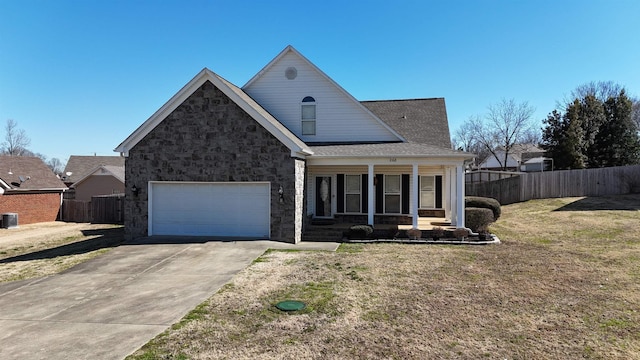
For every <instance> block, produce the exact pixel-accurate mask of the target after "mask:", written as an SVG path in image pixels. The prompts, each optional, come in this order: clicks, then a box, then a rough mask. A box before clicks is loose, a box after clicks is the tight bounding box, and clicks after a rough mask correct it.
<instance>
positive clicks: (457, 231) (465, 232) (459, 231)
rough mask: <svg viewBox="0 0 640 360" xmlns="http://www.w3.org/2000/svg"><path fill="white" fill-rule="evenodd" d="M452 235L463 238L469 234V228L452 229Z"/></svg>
mask: <svg viewBox="0 0 640 360" xmlns="http://www.w3.org/2000/svg"><path fill="white" fill-rule="evenodd" d="M453 236H455V237H456V239H464V238H466V237H467V236H469V230H467V229H465V228H457V229H455V230H453Z"/></svg>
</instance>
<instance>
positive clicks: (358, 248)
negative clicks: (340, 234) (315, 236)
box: [336, 243, 364, 254]
mask: <svg viewBox="0 0 640 360" xmlns="http://www.w3.org/2000/svg"><path fill="white" fill-rule="evenodd" d="M362 250H364V244H350V243H342V244H340V246H338V249H337V250H336V252H337V253H347V254H356V253H359V252H362Z"/></svg>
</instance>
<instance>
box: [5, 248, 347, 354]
mask: <svg viewBox="0 0 640 360" xmlns="http://www.w3.org/2000/svg"><path fill="white" fill-rule="evenodd" d="M336 247H337V244H335V243H302V244H299V245H289V244H283V243H277V242H271V241H227V242H224V241H209V242H206V241H204V240H202V239H194V238H192V239H189V238H182V239H178V238H166V237H163V238H154V237H151V238H144V239H140V240H139V241H137V242H132V243H128V244H124V245H121V246H119V247H117V248H115V249H113V250H111V251H109V252H108V253H107V254H105V255H103V256H100V257H97V258H95V259H92V260H90V261H88V262H85V263H83V264H80V265H78V266H76V267H74V268H71V269H69V270H67V271H65V272H63V273H61V274H58V275H54V276H49V277H45V278H39V279H35V280H25V281H18V282H12V283H5V284H0V359H65V360H66V359H122V358H124V357H126V356H127V355H129V354H131V353H132V352H133V351H135V350H136V349H138V348H139V347H140V346H142V345H143V344H145V343H146V342H147V341H149V340H150V339H151V338H153V337H154V336H156V335H157V334H159V333H161V332H162V331H164V330H165V329H167V328H168V327H169V326H170V325H172V324H174V323H176V322H177V321H178V320H180V319H181V318H182V317H183V316H184V315H185V314H186V313H188V312H189V311H190V310H191V309H193V308H194V307H195V306H196V305H198V304H200V303H201V302H203V301H204V300H206V299H207V298H209V297H210V296H211V295H213V294H214V293H215V292H216V291H217V290H218V289H219V288H220V287H221V286H222V285H224V284H225V283H227V282H228V281H229V280H230V279H231V278H232V277H233V276H234V275H235V274H236V273H237V272H238V271H240V270H242V269H244V268H245V267H247V266H248V265H249V264H250V263H251V262H252V261H253V260H254V259H255V258H257V257H258V256H260V255H261V254H262V253H264V251H265V250H267V249H268V248H280V249H284V248H295V249H301V250H304V249H309V250H329V251H333V250H335V249H336Z"/></svg>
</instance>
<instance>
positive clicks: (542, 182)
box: [465, 165, 640, 205]
mask: <svg viewBox="0 0 640 360" xmlns="http://www.w3.org/2000/svg"><path fill="white" fill-rule="evenodd" d="M465 192H466V195H469V196H485V197H492V198H495V199H497V200H498V201H499V202H500V203H501V204H503V205H506V204H513V203H516V202H520V201H527V200H531V199H546V198H557V197H569V196H604V195H618V194H627V193H635V192H640V165H633V166H619V167H610V168H599V169H580V170H559V171H548V172H538V173H522V174H520V175H519V176H517V177H512V178H508V179H502V180H496V181H490V182H484V183H467V184H466V186H465Z"/></svg>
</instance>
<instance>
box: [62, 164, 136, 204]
mask: <svg viewBox="0 0 640 360" xmlns="http://www.w3.org/2000/svg"><path fill="white" fill-rule="evenodd" d="M124 162H125V159H124V157H122V156H80V155H71V156H70V157H69V161H68V162H67V165H66V166H65V169H64V172H63V177H62V180H63V181H64V183H65V184H66V185H67V186H68V187H70V191H69V194H67V195H68V196H67V198H73V199H75V200H82V201H91V197H92V196H97V195H111V194H123V193H124ZM71 194H73V195H71Z"/></svg>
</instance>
